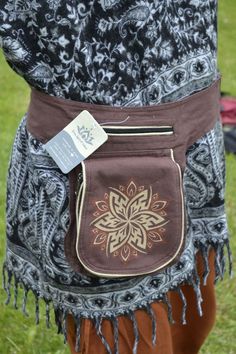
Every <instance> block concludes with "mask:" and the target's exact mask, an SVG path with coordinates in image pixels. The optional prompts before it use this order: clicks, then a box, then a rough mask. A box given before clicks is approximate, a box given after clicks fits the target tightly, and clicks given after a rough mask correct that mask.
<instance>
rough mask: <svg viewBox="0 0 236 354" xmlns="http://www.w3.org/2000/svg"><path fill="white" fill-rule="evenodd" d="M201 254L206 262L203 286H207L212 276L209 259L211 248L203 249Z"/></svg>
mask: <svg viewBox="0 0 236 354" xmlns="http://www.w3.org/2000/svg"><path fill="white" fill-rule="evenodd" d="M201 253H202V258H203V262H204V273H203V285H206V284H207V279H208V276H209V274H210V267H209V259H208V256H209V247H202V248H201Z"/></svg>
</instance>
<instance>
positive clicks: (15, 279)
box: [13, 276, 19, 310]
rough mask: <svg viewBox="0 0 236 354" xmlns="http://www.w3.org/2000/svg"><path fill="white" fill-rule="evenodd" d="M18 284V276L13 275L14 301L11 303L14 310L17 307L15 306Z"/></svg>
mask: <svg viewBox="0 0 236 354" xmlns="http://www.w3.org/2000/svg"><path fill="white" fill-rule="evenodd" d="M18 284H19V280H18V278H17V277H16V276H15V277H14V303H13V306H14V308H15V309H16V310H17V309H18V306H17V299H18Z"/></svg>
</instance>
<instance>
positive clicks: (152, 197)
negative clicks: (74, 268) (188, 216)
mask: <svg viewBox="0 0 236 354" xmlns="http://www.w3.org/2000/svg"><path fill="white" fill-rule="evenodd" d="M95 204H96V209H97V210H96V211H95V212H94V214H93V215H94V216H95V217H96V218H95V219H94V220H93V221H92V222H91V225H93V226H95V228H94V229H93V233H94V234H95V238H94V242H93V244H94V245H100V246H101V250H103V251H106V255H107V256H109V255H111V254H112V255H113V256H119V257H120V258H121V260H122V261H124V262H127V261H128V260H130V259H131V258H132V257H135V256H138V254H139V253H147V252H148V249H149V248H151V247H152V246H153V243H157V242H161V241H162V234H163V233H164V231H165V229H164V228H163V226H164V225H165V224H167V223H168V220H167V219H166V216H167V214H166V212H165V210H164V209H165V207H166V205H167V202H166V201H162V200H159V198H158V194H157V193H155V194H153V192H152V186H149V187H148V188H145V187H144V186H137V185H136V183H135V182H134V181H133V180H131V181H130V182H129V184H128V186H127V187H125V186H122V185H120V186H119V188H114V187H109V192H108V193H105V194H104V200H98V201H96V202H95Z"/></svg>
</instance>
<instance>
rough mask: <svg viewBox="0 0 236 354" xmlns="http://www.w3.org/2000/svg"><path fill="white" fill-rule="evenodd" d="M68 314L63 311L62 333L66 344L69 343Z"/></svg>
mask: <svg viewBox="0 0 236 354" xmlns="http://www.w3.org/2000/svg"><path fill="white" fill-rule="evenodd" d="M67 314H68V312H67V311H66V310H63V313H62V333H63V336H64V344H66V342H67Z"/></svg>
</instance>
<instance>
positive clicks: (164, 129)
mask: <svg viewBox="0 0 236 354" xmlns="http://www.w3.org/2000/svg"><path fill="white" fill-rule="evenodd" d="M103 129H104V130H105V132H106V133H108V134H109V133H111V134H152V133H154V134H155V133H157V134H158V133H159V134H160V135H161V134H163V135H165V134H166V135H171V134H173V133H174V129H173V127H172V126H158V127H155V126H153V127H137V126H135V127H132V126H126V127H122V128H121V127H117V126H115V127H111V126H109V127H103Z"/></svg>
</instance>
